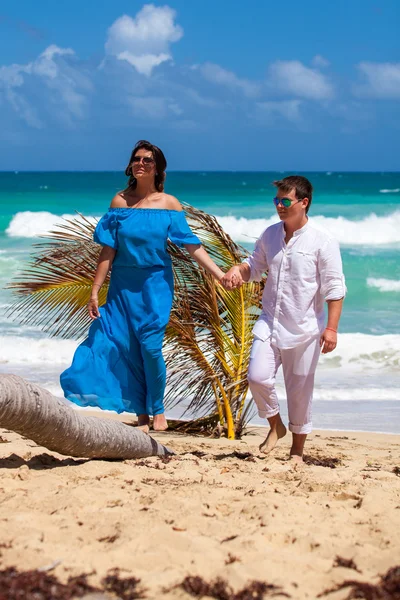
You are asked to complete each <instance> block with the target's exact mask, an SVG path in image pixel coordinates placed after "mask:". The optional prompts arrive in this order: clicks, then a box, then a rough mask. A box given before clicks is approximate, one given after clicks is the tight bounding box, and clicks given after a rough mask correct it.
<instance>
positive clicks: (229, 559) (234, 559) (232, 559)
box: [225, 552, 242, 565]
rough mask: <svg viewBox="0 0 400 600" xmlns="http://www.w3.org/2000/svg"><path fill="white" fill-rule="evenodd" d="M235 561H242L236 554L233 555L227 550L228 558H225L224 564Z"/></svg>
mask: <svg viewBox="0 0 400 600" xmlns="http://www.w3.org/2000/svg"><path fill="white" fill-rule="evenodd" d="M235 562H242V559H241V558H239V557H238V556H234V555H233V554H231V553H230V552H229V553H228V558H226V559H225V564H226V565H232V564H233V563H235Z"/></svg>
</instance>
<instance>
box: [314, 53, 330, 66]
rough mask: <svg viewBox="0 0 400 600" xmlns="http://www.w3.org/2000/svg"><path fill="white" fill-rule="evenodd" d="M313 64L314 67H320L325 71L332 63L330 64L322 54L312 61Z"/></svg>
mask: <svg viewBox="0 0 400 600" xmlns="http://www.w3.org/2000/svg"><path fill="white" fill-rule="evenodd" d="M311 64H312V65H313V67H320V68H321V69H323V68H325V67H329V65H330V64H331V63H330V62H329V60H327V59H326V58H324V57H323V56H321V55H320V54H316V55H315V56H314V58H313V59H312V61H311Z"/></svg>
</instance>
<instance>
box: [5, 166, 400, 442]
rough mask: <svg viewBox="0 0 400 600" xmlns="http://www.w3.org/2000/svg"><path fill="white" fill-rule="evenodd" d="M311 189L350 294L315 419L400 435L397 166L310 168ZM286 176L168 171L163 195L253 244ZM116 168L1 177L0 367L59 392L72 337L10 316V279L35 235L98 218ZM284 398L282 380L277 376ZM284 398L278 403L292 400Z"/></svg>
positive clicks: (322, 376)
mask: <svg viewBox="0 0 400 600" xmlns="http://www.w3.org/2000/svg"><path fill="white" fill-rule="evenodd" d="M302 174H303V175H305V176H306V177H308V178H309V179H310V180H311V182H312V183H313V185H314V190H315V191H314V198H313V202H312V206H311V209H310V213H309V216H310V218H312V219H313V220H314V221H315V222H316V223H317V224H319V225H321V226H323V227H324V228H325V229H328V230H329V231H331V232H332V233H333V234H334V235H335V237H336V238H337V239H338V240H339V242H340V244H341V249H342V256H343V263H344V271H345V276H346V284H347V288H348V294H347V297H346V301H345V305H344V312H343V317H342V320H341V324H340V336H339V345H338V349H337V350H336V351H335V353H333V354H331V355H328V356H327V357H323V358H322V359H321V362H320V365H319V368H318V376H317V383H316V390H315V409H314V425H315V426H316V427H320V428H335V429H347V430H349V429H354V430H360V429H361V430H372V431H385V432H393V433H395V432H399V431H400V173H349V172H343V173H302ZM284 176H285V173H282V172H280V173H269V172H267V173H249V172H243V173H240V172H221V173H219V172H208V173H206V172H172V173H168V176H167V182H166V191H167V192H168V193H170V194H174V195H175V196H177V197H178V198H179V199H180V200H181V201H183V202H187V203H189V204H192V205H194V206H196V207H197V208H200V209H201V210H204V211H207V212H209V213H211V214H213V215H215V216H216V217H217V218H218V220H219V222H220V223H221V224H222V226H223V227H224V229H225V230H226V231H227V232H228V233H229V234H230V235H231V236H232V238H233V239H234V240H235V241H237V242H239V243H240V244H242V245H244V246H245V247H246V248H248V249H251V248H252V246H253V244H254V241H255V240H256V238H257V237H258V235H260V234H261V232H262V231H263V230H264V229H265V228H266V227H267V226H268V225H270V224H272V223H274V222H276V221H277V217H276V214H275V209H274V206H273V203H272V198H273V196H274V190H275V188H274V187H273V186H272V185H271V182H272V181H273V180H275V179H280V178H282V177H284ZM125 181H126V179H125V177H124V176H123V174H122V173H119V172H98V173H97V172H92V173H84V172H73V173H69V172H62V173H55V172H51V173H45V172H35V173H22V172H12V173H0V371H1V372H14V373H17V374H21V375H22V376H24V377H26V378H27V379H30V380H32V381H37V382H39V383H40V384H42V385H44V386H45V387H47V388H48V389H50V390H51V391H52V392H53V393H55V394H61V390H60V388H59V385H58V375H59V373H60V372H61V371H62V370H63V369H64V368H65V367H66V366H67V365H68V364H69V362H70V360H71V358H72V354H73V351H74V348H75V346H76V342H74V341H73V340H59V339H49V338H47V337H46V336H45V335H43V334H42V333H41V332H40V331H39V330H38V329H37V328H34V327H22V326H20V325H19V324H18V323H15V322H13V321H12V320H11V319H10V318H8V317H6V316H5V312H6V310H7V307H8V306H9V305H10V303H11V302H12V297H11V293H10V292H9V291H7V290H5V289H4V286H5V285H6V284H7V283H8V282H9V281H10V280H11V279H12V278H13V277H14V276H15V275H16V274H17V273H18V271H19V270H20V269H22V268H23V267H24V264H26V262H27V260H28V258H29V255H30V253H31V252H32V251H33V248H32V244H35V243H38V241H39V240H38V236H39V235H43V234H45V233H46V231H49V230H50V229H53V228H54V225H55V224H56V223H57V222H59V221H60V219H61V218H62V217H63V216H64V217H65V216H71V215H73V214H74V213H75V211H78V212H80V213H82V214H83V215H85V216H88V217H99V216H101V215H102V214H103V213H104V212H105V211H106V210H107V208H108V205H109V202H110V200H111V198H112V197H113V196H114V194H115V193H116V191H118V190H120V189H122V188H123V187H124V185H125ZM279 392H280V396H281V398H282V400H284V398H285V393H284V388H283V384H282V381H280V383H279ZM284 404H285V403H284V401H283V402H282V405H283V406H284Z"/></svg>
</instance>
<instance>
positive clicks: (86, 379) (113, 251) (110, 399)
mask: <svg viewBox="0 0 400 600" xmlns="http://www.w3.org/2000/svg"><path fill="white" fill-rule="evenodd" d="M166 166H167V162H166V160H165V157H164V154H163V153H162V151H161V150H160V149H159V148H157V146H154V145H153V144H150V143H149V142H147V141H144V140H141V141H139V142H138V143H137V144H136V146H135V148H134V149H133V152H132V155H131V158H130V161H129V164H128V167H127V168H126V171H125V173H126V175H127V176H129V178H130V179H129V183H128V187H127V188H126V189H125V190H124V191H123V192H120V193H118V194H117V195H116V196H115V198H114V199H113V200H112V202H111V207H110V209H109V211H108V212H107V213H106V214H105V215H104V216H103V217H102V218H101V220H100V221H99V223H98V224H97V227H96V230H95V232H94V240H95V242H97V243H98V244H101V245H102V246H103V248H102V250H101V253H100V256H99V260H98V265H97V270H96V274H95V277H94V281H93V286H92V293H91V298H90V301H89V304H88V310H89V314H90V317H91V318H92V319H93V320H94V322H93V323H92V325H91V327H90V330H89V335H88V338H87V339H86V340H85V341H84V342H83V343H82V344H81V345H80V346H79V347H78V348H77V350H76V352H75V355H74V359H73V362H72V365H71V367H70V368H69V369H67V370H66V371H64V372H63V373H62V374H61V386H62V388H63V390H64V395H65V397H66V398H68V400H71V401H72V402H75V403H76V404H78V405H79V406H95V407H99V408H102V409H104V410H113V411H116V412H118V413H121V412H123V411H127V412H132V413H136V415H137V416H138V425H139V426H140V427H141V428H142V429H143V430H144V431H148V430H149V424H150V415H152V416H153V428H154V430H156V431H163V430H165V429H167V427H168V425H167V421H166V419H165V415H164V403H163V398H164V390H165V382H166V368H165V362H164V359H163V355H162V343H163V338H164V333H165V328H166V326H167V323H168V320H169V315H170V311H171V307H172V300H173V294H174V289H173V273H172V263H171V258H170V256H169V254H168V252H167V239H170V240H171V241H172V242H174V243H175V244H177V245H179V246H181V247H182V246H183V247H185V248H186V250H187V251H188V252H189V253H190V255H191V256H192V257H193V258H194V259H195V260H196V261H197V262H198V264H199V265H201V266H202V267H204V268H205V269H206V270H207V271H208V272H209V273H211V274H212V275H213V276H214V277H215V278H216V279H217V280H218V281H220V280H221V279H222V277H223V276H224V273H223V271H221V269H220V268H219V267H218V266H217V265H216V264H215V263H214V262H213V260H212V259H211V258H210V257H209V255H208V254H207V252H206V251H205V249H204V248H202V247H201V243H200V240H199V239H198V237H196V236H195V235H194V234H193V233H192V231H191V230H190V228H189V226H188V224H187V222H186V219H185V216H184V213H183V211H182V207H181V205H180V203H179V202H178V200H177V199H176V198H174V197H173V196H170V195H168V194H165V193H164V179H165V169H166ZM111 267H112V272H111V278H110V285H109V290H108V295H107V302H106V304H105V305H104V306H102V307H101V308H100V309H99V305H98V292H99V289H100V288H101V287H102V285H103V283H104V281H105V279H106V276H107V274H108V272H109V270H110V269H111Z"/></svg>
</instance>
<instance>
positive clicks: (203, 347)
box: [9, 206, 263, 439]
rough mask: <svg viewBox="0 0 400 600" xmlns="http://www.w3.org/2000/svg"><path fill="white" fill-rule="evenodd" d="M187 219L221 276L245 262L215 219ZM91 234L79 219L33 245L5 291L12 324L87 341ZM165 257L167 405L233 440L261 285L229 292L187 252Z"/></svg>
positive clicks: (190, 212)
mask: <svg viewBox="0 0 400 600" xmlns="http://www.w3.org/2000/svg"><path fill="white" fill-rule="evenodd" d="M185 211H186V215H187V217H188V219H189V222H190V225H191V227H192V230H193V231H194V233H196V234H197V235H198V236H199V238H200V239H201V241H202V243H203V245H204V247H205V249H206V250H207V252H208V253H209V254H210V256H211V257H212V258H213V259H214V261H215V262H216V263H217V264H218V265H219V266H220V267H221V269H222V270H223V271H226V270H227V269H229V268H230V267H231V266H232V265H233V264H235V263H238V262H240V261H241V260H243V258H244V257H245V256H246V251H245V250H244V249H243V248H241V247H240V246H238V245H237V244H235V243H234V242H233V241H232V239H231V238H230V237H229V236H228V235H227V234H226V233H225V232H224V231H223V229H222V228H221V226H220V225H219V224H218V222H217V220H216V219H215V218H214V217H212V216H210V215H208V214H207V213H204V212H202V211H200V210H197V209H195V208H193V207H191V206H185ZM94 227H95V223H93V222H92V221H91V220H88V219H86V218H85V217H83V216H82V215H79V216H78V217H76V218H75V219H71V220H66V221H65V223H64V224H63V225H60V226H59V227H58V230H57V231H52V232H50V233H49V234H48V235H47V236H46V238H47V241H44V242H42V243H40V244H37V245H36V247H37V248H38V251H37V254H36V255H34V256H33V257H32V260H31V263H30V265H29V266H28V268H27V269H26V270H25V271H24V272H22V273H21V274H20V275H19V279H18V280H17V281H14V282H12V283H11V284H10V285H9V287H10V288H12V289H13V291H14V293H15V294H16V295H17V300H16V302H15V304H14V305H13V306H12V308H11V311H10V312H11V314H12V315H13V316H14V318H15V319H16V320H18V321H19V322H21V323H22V324H29V325H36V326H41V328H42V329H43V331H45V332H46V333H47V334H49V335H51V336H59V337H62V338H75V339H82V338H84V337H85V336H86V334H87V330H88V327H89V325H90V319H89V316H88V314H87V309H86V304H87V302H88V301H89V297H90V292H91V285H92V281H93V276H94V272H95V269H96V264H97V259H98V255H99V251H100V250H99V246H98V245H97V244H95V243H94V242H93V239H92V236H93V230H94ZM169 251H170V254H171V257H172V263H173V270H174V278H175V297H174V302H173V307H172V311H171V317H170V321H169V324H168V327H167V331H166V335H165V344H164V351H165V358H166V363H167V370H168V385H167V393H166V404H167V406H175V405H177V404H179V403H180V402H186V404H187V405H188V408H187V412H188V413H196V414H197V415H199V416H200V417H202V418H200V419H199V424H200V423H201V424H202V426H203V425H204V421H205V419H204V417H207V419H206V421H208V422H209V423H214V424H215V425H217V424H218V423H219V426H220V428H223V429H224V431H225V432H226V435H227V437H228V438H230V439H234V438H235V437H237V436H238V435H239V434H240V431H241V429H242V427H243V424H244V421H245V419H246V415H247V416H248V410H247V408H246V403H245V399H246V395H247V391H248V384H247V378H246V373H247V366H248V361H249V353H250V347H251V340H252V329H253V325H254V322H255V321H256V319H257V317H258V315H259V312H260V301H261V294H262V287H263V283H261V284H258V283H249V284H245V285H244V286H242V287H241V288H240V289H237V290H233V291H231V292H227V291H226V290H225V289H224V288H223V287H222V286H221V285H220V284H218V283H217V282H215V280H214V279H213V278H212V277H211V276H210V275H209V274H208V273H206V272H205V271H204V270H203V269H202V268H200V267H199V266H198V264H197V263H196V262H195V261H193V260H192V258H191V257H190V255H189V254H188V253H187V252H186V250H185V249H181V248H178V247H177V246H175V245H174V244H172V243H169ZM108 281H109V280H108V279H107V280H106V282H105V284H104V286H103V288H102V289H101V291H100V294H99V304H100V305H101V304H104V302H105V301H106V296H107V288H108ZM71 358H72V357H71ZM191 425H192V426H193V422H192V423H191Z"/></svg>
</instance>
